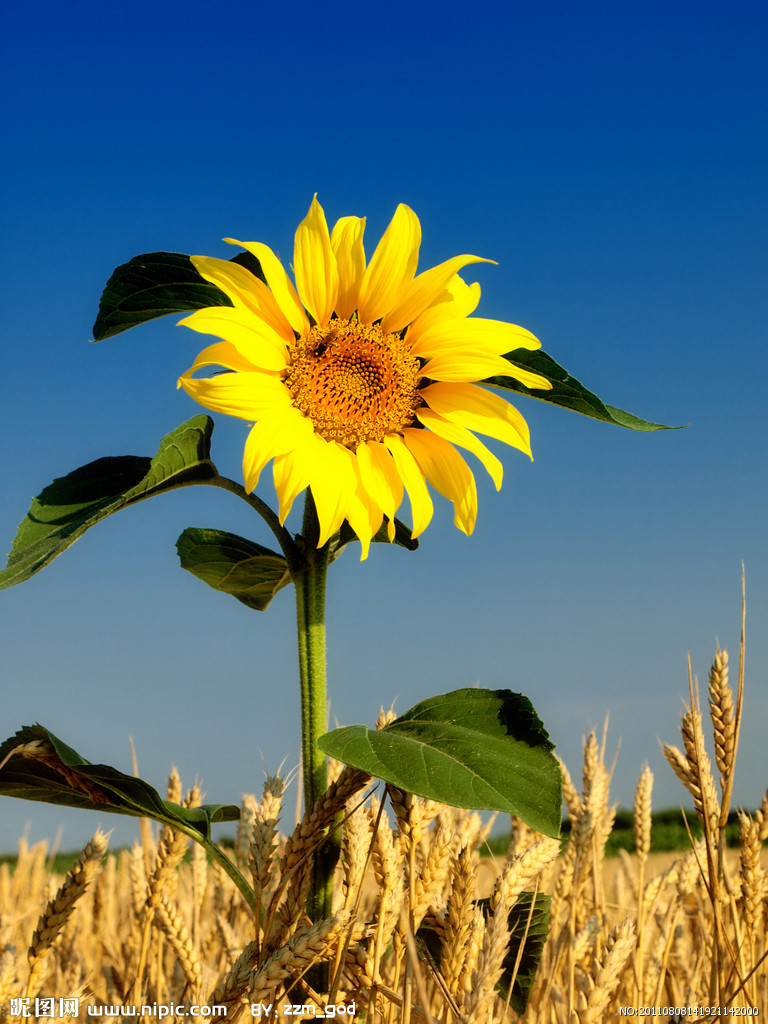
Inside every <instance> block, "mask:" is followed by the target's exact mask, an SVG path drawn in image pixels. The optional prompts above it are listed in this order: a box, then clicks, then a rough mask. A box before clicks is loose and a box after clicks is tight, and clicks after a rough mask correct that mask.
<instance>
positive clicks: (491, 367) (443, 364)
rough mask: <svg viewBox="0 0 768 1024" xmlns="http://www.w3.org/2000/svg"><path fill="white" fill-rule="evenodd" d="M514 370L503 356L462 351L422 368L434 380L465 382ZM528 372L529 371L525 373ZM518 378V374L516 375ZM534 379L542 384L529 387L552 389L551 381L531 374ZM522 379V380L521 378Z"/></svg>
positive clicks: (431, 361)
mask: <svg viewBox="0 0 768 1024" xmlns="http://www.w3.org/2000/svg"><path fill="white" fill-rule="evenodd" d="M513 369H514V368H513V367H512V366H511V364H510V363H508V362H507V360H506V359H504V358H503V357H502V356H497V355H491V354H486V353H484V352H477V353H472V352H467V351H466V350H464V349H462V350H461V351H460V352H458V353H456V354H455V355H453V354H451V355H448V354H446V355H439V356H435V358H434V359H430V360H428V361H427V363H425V365H424V367H423V368H422V373H423V375H424V376H425V377H430V378H431V379H432V380H441V381H450V382H463V383H466V382H467V381H478V380H485V378H486V377H495V376H507V377H509V376H511V375H512V373H511V371H512V370H513ZM523 372H527V371H523ZM515 376H517V373H515ZM530 377H531V378H532V379H535V380H536V381H539V382H541V383H535V384H534V383H532V384H527V381H523V383H525V384H527V386H528V387H534V388H538V387H544V386H545V385H546V386H547V387H551V386H552V385H551V384H550V383H549V381H547V380H544V378H543V377H539V376H538V374H530ZM519 379H522V378H519Z"/></svg>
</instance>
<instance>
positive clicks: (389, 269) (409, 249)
mask: <svg viewBox="0 0 768 1024" xmlns="http://www.w3.org/2000/svg"><path fill="white" fill-rule="evenodd" d="M420 245H421V225H420V224H419V218H418V217H417V216H416V214H415V213H414V212H413V210H412V209H411V208H410V207H409V206H405V205H404V204H403V203H400V205H399V206H398V208H397V209H396V210H395V215H394V217H393V218H392V220H391V221H390V223H389V227H388V228H387V230H386V231H385V232H384V234H383V235H382V238H381V241H380V242H379V244H378V245H377V246H376V251H375V252H374V254H373V256H372V257H371V262H370V263H369V264H368V266H367V267H366V270H365V274H364V275H363V280H362V282H361V285H360V297H359V301H358V306H357V314H358V317H359V319H360V320H361V321H362V322H363V323H373V322H374V321H375V320H380V319H381V318H382V317H383V316H386V315H387V313H389V312H390V311H391V310H393V309H394V308H395V307H396V306H397V305H398V303H399V302H400V301H401V299H402V296H403V290H404V288H405V286H406V285H407V284H408V283H409V282H410V281H411V280H412V279H413V276H414V275H415V273H416V267H417V266H418V262H419V246H420Z"/></svg>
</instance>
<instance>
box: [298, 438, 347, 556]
mask: <svg viewBox="0 0 768 1024" xmlns="http://www.w3.org/2000/svg"><path fill="white" fill-rule="evenodd" d="M315 442H316V444H315V462H314V465H313V467H312V476H311V479H310V482H309V486H310V487H311V489H312V497H313V498H314V499H315V507H316V508H317V518H318V521H319V523H320V537H319V539H318V547H322V546H323V544H325V542H326V541H327V540H328V539H329V538H330V537H332V536H333V534H334V533H336V531H337V530H338V528H339V527H340V526H341V524H342V523H343V522H344V520H345V519H346V517H347V509H348V507H349V503H350V499H351V497H352V495H353V494H354V493H355V488H356V486H357V476H356V474H355V471H354V468H353V466H352V461H351V452H350V451H349V450H348V449H346V448H344V447H343V446H342V445H340V444H338V443H337V442H336V441H325V440H323V438H321V437H319V436H318V435H317V434H315Z"/></svg>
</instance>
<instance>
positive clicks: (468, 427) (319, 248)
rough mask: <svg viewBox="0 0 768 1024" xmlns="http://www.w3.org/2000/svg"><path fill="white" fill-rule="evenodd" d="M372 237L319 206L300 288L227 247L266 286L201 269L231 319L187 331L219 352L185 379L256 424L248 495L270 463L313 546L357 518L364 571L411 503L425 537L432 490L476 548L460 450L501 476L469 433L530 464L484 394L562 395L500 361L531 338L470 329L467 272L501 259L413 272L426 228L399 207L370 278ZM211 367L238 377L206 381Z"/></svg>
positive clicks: (205, 261)
mask: <svg viewBox="0 0 768 1024" xmlns="http://www.w3.org/2000/svg"><path fill="white" fill-rule="evenodd" d="M364 229H365V218H361V217H342V218H341V219H340V220H339V221H337V223H336V224H335V226H334V228H333V231H332V232H329V231H328V225H327V222H326V219H325V214H324V212H323V208H322V207H321V206H320V204H319V203H318V201H317V197H315V198H314V199H313V200H312V205H311V206H310V208H309V212H308V214H307V216H306V217H305V218H304V220H303V221H302V222H301V224H299V226H298V228H297V230H296V238H295V245H294V263H293V270H294V277H295V284H294V283H293V282H292V281H291V279H290V278H289V276H288V274H287V273H286V271H285V269H284V268H283V266H282V264H281V263H280V260H279V259H278V258H277V256H276V255H275V254H274V252H272V250H271V249H270V248H269V247H268V246H266V245H264V244H263V243H261V242H239V241H237V240H236V239H232V238H226V239H224V241H226V242H229V243H231V244H232V245H237V246H239V247H241V248H243V249H246V250H247V251H248V252H250V253H251V254H252V255H253V256H255V257H256V258H257V259H258V261H259V263H260V265H261V268H262V272H263V275H264V277H265V279H266V283H264V281H262V280H260V279H259V278H258V277H256V276H255V275H254V274H252V273H251V272H250V271H249V270H247V269H246V268H245V267H244V266H241V265H240V264H238V263H232V262H230V261H227V260H222V259H215V258H213V257H208V256H193V257H192V263H193V264H194V266H195V268H196V269H197V271H198V273H199V274H200V275H201V276H202V277H203V278H205V280H207V281H210V282H211V283H212V284H214V285H216V287H217V288H219V289H220V290H221V291H222V292H223V293H224V294H225V295H226V296H227V297H228V298H229V300H230V301H231V303H232V305H231V306H211V307H208V308H205V309H200V310H197V311H196V312H194V313H192V315H191V316H188V317H185V319H184V320H182V321H180V322H181V323H182V324H184V325H186V326H187V327H191V328H192V329H193V330H195V331H200V332H201V333H203V334H212V335H214V336H216V337H218V338H221V339H222V340H221V341H220V342H218V343H217V344H215V345H211V346H209V347H208V348H205V349H203V351H202V352H201V353H200V354H199V355H198V357H197V359H195V361H194V363H193V364H192V366H191V367H190V368H189V370H188V371H187V372H186V373H184V374H183V375H182V376H181V377H180V379H179V386H180V387H183V388H184V390H185V391H186V392H187V393H188V394H189V395H191V397H192V398H194V399H195V401H196V402H199V403H200V404H201V405H203V406H205V407H206V408H207V409H211V410H213V411H216V412H223V413H227V414H228V415H230V416H237V417H239V418H241V419H244V420H247V421H249V422H250V423H252V424H253V426H252V427H251V430H250V433H249V434H248V437H247V439H246V442H245V452H244V457H243V475H244V479H245V487H246V490H247V491H249V492H250V491H253V490H254V489H255V487H256V485H257V484H258V481H259V476H260V474H261V472H262V470H263V469H264V467H265V466H266V465H267V463H268V462H269V461H270V460H272V462H273V474H274V482H275V489H276V491H277V495H278V500H279V503H280V508H279V518H280V522H281V523H283V522H284V521H285V519H286V517H287V516H288V514H289V512H290V510H291V506H292V505H293V502H294V500H295V499H296V497H297V495H298V494H300V493H301V492H302V491H303V490H305V489H306V488H307V487H309V488H310V490H311V492H312V496H313V498H314V502H315V506H316V508H317V515H318V522H319V525H320V536H319V540H318V544H319V545H322V544H324V543H325V542H326V541H327V540H328V539H329V538H330V537H332V536H333V535H334V533H335V532H336V531H337V530H338V529H339V527H340V526H341V524H342V523H343V522H344V520H347V521H348V522H349V525H350V526H351V527H352V529H353V530H354V532H355V533H356V534H357V536H358V537H359V539H360V541H361V543H362V548H363V553H362V557H363V558H365V557H366V556H367V554H368V548H369V545H370V541H371V538H372V537H373V535H374V534H375V533H376V532H377V531H378V530H379V528H380V527H381V525H382V522H383V521H384V519H385V518H386V520H387V529H388V535H389V538H390V540H391V539H392V538H393V537H394V529H395V528H394V519H395V514H396V512H397V510H398V508H399V506H400V504H401V502H402V500H403V494H404V491H405V492H407V494H408V498H409V500H410V505H411V515H412V522H413V536H414V537H417V536H418V535H419V534H420V533H422V531H423V530H424V529H425V528H426V527H427V525H428V524H429V521H430V519H431V518H432V512H433V506H432V499H431V497H430V493H429V490H428V488H427V484H426V482H427V481H429V483H430V484H431V485H432V486H433V487H434V488H435V490H436V491H438V492H439V493H440V494H442V495H443V496H444V497H446V498H448V500H449V501H451V502H452V503H453V508H454V522H455V524H456V526H457V527H458V528H459V529H460V530H463V531H464V533H467V534H470V533H471V532H472V530H473V528H474V525H475V519H476V515H477V489H476V485H475V478H474V476H473V475H472V471H471V470H470V468H469V466H468V465H467V463H466V462H465V461H464V458H463V457H462V456H461V455H460V454H459V452H458V451H457V450H456V447H455V446H456V445H458V446H459V447H460V448H465V449H466V450H467V451H469V452H471V453H472V454H473V455H475V456H476V457H477V458H478V459H479V460H480V462H481V463H482V464H483V466H484V467H485V468H486V470H487V471H488V473H489V474H490V476H491V478H492V479H493V482H494V483H495V485H496V489H497V490H498V489H500V487H501V481H502V466H501V463H500V461H499V459H498V458H497V457H496V456H495V455H494V454H493V453H492V452H491V451H490V450H489V449H488V448H487V447H486V446H485V445H484V444H483V443H482V442H481V441H480V440H479V439H478V438H477V437H476V436H475V434H474V433H472V431H477V432H479V433H481V434H486V435H488V436H489V437H492V438H496V439H497V440H499V441H503V442H505V443H506V444H509V445H512V447H514V448H518V449H520V450H521V451H523V452H525V453H526V454H527V455H528V456H531V447H530V439H529V432H528V426H527V424H526V422H525V420H524V419H523V417H522V416H521V415H520V413H519V412H518V411H517V409H515V408H514V407H513V406H512V405H510V404H509V403H508V402H506V401H505V400H504V399H503V398H501V397H500V396H499V395H496V394H495V393H493V392H491V391H488V390H487V388H485V387H480V386H478V383H477V382H478V381H480V382H482V381H483V380H484V379H485V378H487V377H491V376H493V375H494V374H503V375H505V376H514V377H516V378H517V379H519V380H520V381H521V382H522V383H523V384H525V385H526V386H527V387H529V388H550V387H551V384H550V382H549V381H548V380H546V378H544V377H541V376H539V375H538V374H535V373H530V372H528V371H527V370H524V369H520V368H519V367H516V366H513V365H512V364H511V363H509V362H508V361H507V360H506V359H504V358H503V354H504V353H507V352H511V351H513V350H514V349H518V348H526V349H535V348H539V347H540V342H539V341H538V340H537V339H536V338H535V337H534V336H533V335H532V334H531V333H530V332H529V331H526V330H525V329H524V328H522V327H517V326H516V325H514V324H508V323H504V322H502V321H499V320H486V319H480V318H478V317H474V318H470V314H471V313H473V312H474V310H475V309H476V308H477V305H478V302H479V300H480V286H479V285H478V284H471V285H467V284H466V283H465V282H464V281H463V280H462V278H461V277H460V276H459V273H458V271H459V270H461V269H462V267H465V266H466V265H467V264H470V263H491V262H493V261H492V260H485V259H482V258H481V257H479V256H466V255H465V256H454V257H453V259H450V260H446V262H445V263H441V264H440V265H439V266H436V267H433V268H432V269H431V270H425V271H423V272H422V273H421V274H417V273H416V267H417V263H418V255H419V245H420V242H421V227H420V224H419V219H418V217H417V216H416V214H415V213H414V212H413V210H411V209H410V208H409V207H408V206H405V205H403V204H401V205H400V206H398V208H397V210H396V211H395V215H394V217H393V218H392V220H391V222H390V224H389V227H388V228H387V230H386V231H385V232H384V235H383V237H382V239H381V241H380V242H379V244H378V246H377V247H376V250H375V252H374V253H373V256H372V257H371V260H370V262H369V263H367V264H366V258H365V250H364V248H363V231H364ZM212 366H214V367H219V368H221V369H223V370H225V371H230V372H225V373H221V372H218V373H216V374H214V376H211V377H202V378H200V377H196V376H195V374H196V373H197V371H199V370H201V369H203V368H204V367H212ZM531 457H532V456H531Z"/></svg>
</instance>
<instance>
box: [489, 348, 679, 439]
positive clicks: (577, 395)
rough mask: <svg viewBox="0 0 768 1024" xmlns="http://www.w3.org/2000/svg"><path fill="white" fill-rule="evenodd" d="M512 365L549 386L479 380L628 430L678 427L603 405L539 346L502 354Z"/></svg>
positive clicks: (500, 379)
mask: <svg viewBox="0 0 768 1024" xmlns="http://www.w3.org/2000/svg"><path fill="white" fill-rule="evenodd" d="M504 358H505V359H507V360H508V361H509V362H510V363H512V365H513V366H522V367H524V368H525V369H526V370H532V371H533V372H534V373H540V374H541V375H542V376H543V377H546V378H547V380H549V381H551V382H552V390H551V391H544V390H536V389H532V388H527V387H526V386H525V385H524V384H521V383H520V381H519V380H516V379H515V378H514V377H488V378H487V380H484V381H483V384H491V385H493V387H495V388H506V389H507V390H509V391H517V392H519V394H521V395H529V396H530V397H531V398H538V399H539V401H541V402H550V403H551V404H552V405H559V406H562V408H563V409H571V410H572V411H573V412H579V413H581V414H582V415H583V416H591V417H592V418H593V419H596V420H603V421H604V422H606V423H615V424H617V425H618V426H620V427H627V428H628V429H629V430H679V429H680V428H679V427H668V426H665V425H664V424H663V423H649V422H648V421H647V420H642V419H640V418H639V417H638V416H633V415H632V413H630V412H624V410H623V409H617V408H616V407H615V406H613V405H605V404H604V403H603V402H601V401H600V399H599V398H598V397H597V395H594V394H593V393H592V392H591V391H588V390H587V389H586V388H585V387H584V385H583V384H582V383H581V382H580V381H578V380H576V378H575V377H572V376H571V375H570V373H568V371H567V370H564V369H563V367H562V366H559V365H558V364H557V363H556V362H555V360H554V359H553V358H552V357H551V356H548V355H547V353H546V352H544V351H542V349H536V350H535V351H529V350H527V349H517V350H516V351H514V352H509V353H507V355H505V356H504Z"/></svg>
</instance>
